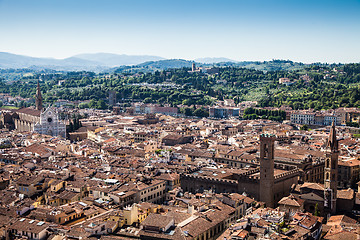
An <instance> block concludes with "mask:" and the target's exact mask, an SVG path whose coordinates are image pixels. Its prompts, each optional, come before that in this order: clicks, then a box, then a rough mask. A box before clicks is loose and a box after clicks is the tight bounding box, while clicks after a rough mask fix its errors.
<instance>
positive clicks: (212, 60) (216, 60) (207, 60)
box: [194, 58, 238, 64]
mask: <svg viewBox="0 0 360 240" xmlns="http://www.w3.org/2000/svg"><path fill="white" fill-rule="evenodd" d="M194 61H195V62H198V63H205V64H213V63H222V62H234V63H236V62H238V61H235V60H232V59H229V58H196V59H195V60H194Z"/></svg>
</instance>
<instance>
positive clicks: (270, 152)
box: [260, 134, 276, 208]
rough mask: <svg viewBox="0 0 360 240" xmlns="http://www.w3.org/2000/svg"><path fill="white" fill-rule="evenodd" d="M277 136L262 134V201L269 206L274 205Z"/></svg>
mask: <svg viewBox="0 0 360 240" xmlns="http://www.w3.org/2000/svg"><path fill="white" fill-rule="evenodd" d="M275 140H276V136H275V135H269V134H261V135H260V201H262V202H265V204H266V206H267V207H271V208H272V207H274V205H275V196H274V182H275V177H274V149H275V147H274V145H275Z"/></svg>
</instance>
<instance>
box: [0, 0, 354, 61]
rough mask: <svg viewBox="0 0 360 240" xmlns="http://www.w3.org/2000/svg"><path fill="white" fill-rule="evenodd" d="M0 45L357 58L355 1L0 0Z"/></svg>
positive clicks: (45, 50)
mask: <svg viewBox="0 0 360 240" xmlns="http://www.w3.org/2000/svg"><path fill="white" fill-rule="evenodd" d="M0 51H3V52H12V53H17V54H24V55H29V56H36V57H54V58H66V57H70V56H72V55H75V54H79V53H95V52H110V53H118V54H136V55H140V54H147V55H157V56H162V57H166V58H184V59H194V58H198V57H228V58H231V59H235V60H240V61H244V60H271V59H290V60H293V61H303V62H317V61H319V62H329V63H330V62H360V0H353V1H350V0H349V1H348V0H342V1H341V0H339V1H332V0H284V1H283V0H233V1H230V0H228V1H227V0H217V1H211V0H201V1H197V0H180V1H179V0H153V1H152V0H86V1H85V0H0Z"/></svg>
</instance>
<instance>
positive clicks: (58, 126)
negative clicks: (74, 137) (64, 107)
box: [34, 107, 66, 137]
mask: <svg viewBox="0 0 360 240" xmlns="http://www.w3.org/2000/svg"><path fill="white" fill-rule="evenodd" d="M34 132H37V133H40V134H45V135H50V136H61V137H65V136H66V124H65V123H64V122H63V121H61V120H60V119H59V114H58V112H57V110H56V108H54V107H48V108H47V109H46V110H45V111H43V112H41V114H40V119H39V121H38V122H37V123H35V124H34Z"/></svg>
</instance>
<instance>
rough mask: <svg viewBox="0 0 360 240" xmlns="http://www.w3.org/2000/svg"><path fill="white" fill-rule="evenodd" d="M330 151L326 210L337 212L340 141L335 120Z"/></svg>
mask: <svg viewBox="0 0 360 240" xmlns="http://www.w3.org/2000/svg"><path fill="white" fill-rule="evenodd" d="M327 148H328V151H327V153H326V160H325V168H324V173H325V176H324V187H325V193H324V195H325V203H324V206H325V210H326V212H327V213H332V214H334V213H336V198H337V183H338V181H337V179H338V158H339V143H338V140H337V139H336V129H335V124H334V122H333V123H332V125H331V130H330V136H329V139H328V142H327Z"/></svg>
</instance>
